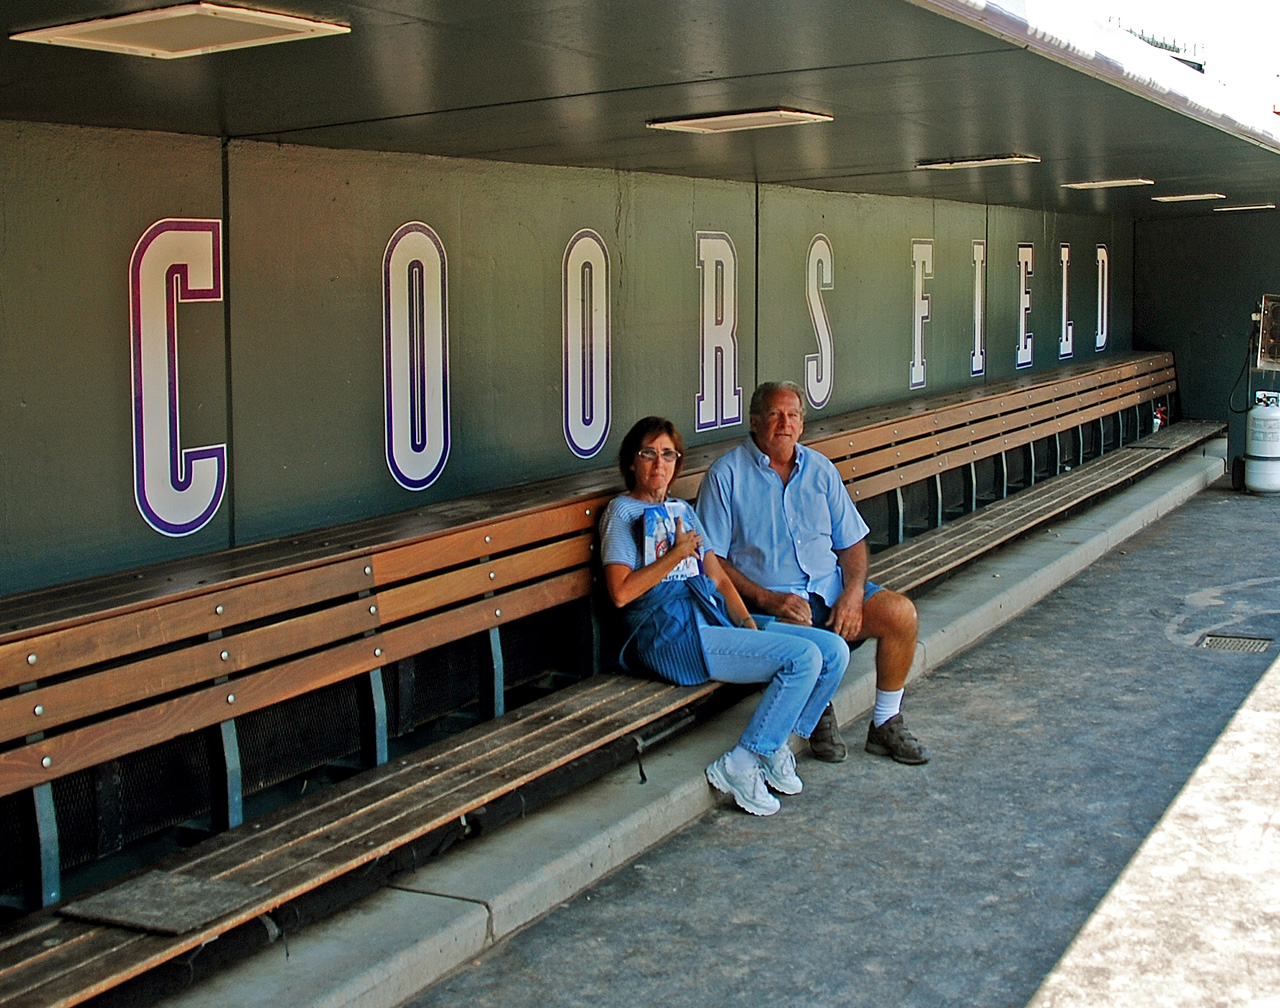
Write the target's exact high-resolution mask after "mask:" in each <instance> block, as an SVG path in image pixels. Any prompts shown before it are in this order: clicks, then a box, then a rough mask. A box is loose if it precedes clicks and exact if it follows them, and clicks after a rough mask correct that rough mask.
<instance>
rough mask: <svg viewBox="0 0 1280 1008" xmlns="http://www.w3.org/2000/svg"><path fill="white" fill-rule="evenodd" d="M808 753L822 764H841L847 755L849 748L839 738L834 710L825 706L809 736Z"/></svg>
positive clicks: (838, 728) (828, 705) (829, 706)
mask: <svg viewBox="0 0 1280 1008" xmlns="http://www.w3.org/2000/svg"><path fill="white" fill-rule="evenodd" d="M809 751H810V752H811V753H813V758H814V759H816V760H822V762H823V763H843V762H844V759H845V757H846V756H848V755H849V748H848V746H846V745H845V744H844V739H842V738H841V737H840V726H839V725H838V724H836V712H835V708H834V707H832V706H831V705H830V704H827V709H826V710H824V711H823V712H822V717H820V718H818V724H817V727H815V728H814V729H813V734H812V735H810V736H809Z"/></svg>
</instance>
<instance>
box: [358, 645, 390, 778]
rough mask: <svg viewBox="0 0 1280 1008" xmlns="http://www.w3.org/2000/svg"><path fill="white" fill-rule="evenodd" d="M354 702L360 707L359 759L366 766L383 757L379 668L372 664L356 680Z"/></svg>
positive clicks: (383, 717)
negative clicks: (374, 667)
mask: <svg viewBox="0 0 1280 1008" xmlns="http://www.w3.org/2000/svg"><path fill="white" fill-rule="evenodd" d="M356 704H357V706H358V707H359V710H360V762H361V764H363V765H364V766H367V767H375V766H382V764H383V763H385V762H386V761H387V692H386V689H385V688H384V687H383V682H382V669H380V668H376V669H374V670H373V671H371V672H367V673H365V674H364V675H362V676H360V677H359V679H358V680H357V681H356Z"/></svg>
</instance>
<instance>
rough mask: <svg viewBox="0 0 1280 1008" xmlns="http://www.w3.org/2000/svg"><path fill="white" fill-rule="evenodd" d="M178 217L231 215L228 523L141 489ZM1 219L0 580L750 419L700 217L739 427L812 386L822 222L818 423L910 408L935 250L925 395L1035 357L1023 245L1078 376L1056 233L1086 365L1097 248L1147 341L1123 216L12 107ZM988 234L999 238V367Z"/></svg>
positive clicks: (194, 359)
mask: <svg viewBox="0 0 1280 1008" xmlns="http://www.w3.org/2000/svg"><path fill="white" fill-rule="evenodd" d="M224 192H225V206H224ZM183 217H190V218H213V219H221V220H222V221H223V225H224V235H223V238H224V252H225V261H224V263H223V266H224V279H225V297H224V300H223V301H222V302H220V303H193V304H183V305H181V306H180V307H179V309H178V313H177V315H178V323H177V324H178V330H179V337H178V355H179V356H178V370H179V376H180V378H179V385H180V393H181V395H180V404H181V412H180V416H179V421H180V426H181V438H180V441H181V444H182V446H184V447H186V446H197V445H199V446H203V445H216V444H222V443H225V444H227V445H228V454H229V459H230V466H229V479H228V488H227V492H226V495H225V499H224V501H223V503H222V505H221V507H220V508H219V510H218V511H217V513H216V514H215V516H214V518H213V519H212V521H210V523H209V524H208V525H206V526H205V527H203V528H202V529H201V530H200V531H198V532H196V533H194V534H191V535H187V536H170V535H161V534H159V533H158V532H156V531H155V530H153V529H152V528H151V527H150V526H149V525H148V524H146V522H144V521H143V519H142V517H141V515H140V513H139V509H138V507H137V506H136V505H135V503H134V493H133V471H132V462H133V444H132V425H131V418H132V414H131V402H132V398H131V387H130V349H129V321H128V320H129V305H128V283H127V275H128V270H129V263H130V256H131V254H132V252H133V250H134V246H135V244H136V243H137V242H138V241H139V238H140V236H141V235H142V234H143V233H144V231H146V230H147V228H148V227H149V226H150V225H151V224H152V223H154V222H155V221H158V220H161V219H164V218H183ZM0 220H3V221H4V224H3V228H4V230H3V235H2V236H0V432H2V434H3V437H0V595H8V594H12V593H15V592H20V591H24V590H27V589H31V588H36V587H40V586H44V585H50V584H59V583H63V582H67V581H72V580H76V579H79V578H82V577H89V576H93V575H96V574H101V573H104V572H108V571H114V570H121V569H128V568H130V567H135V566H140V565H143V564H146V563H150V562H155V561H158V560H162V559H169V558H176V557H182V556H187V555H192V554H199V553H203V552H208V551H210V550H214V549H218V548H222V547H226V546H229V545H237V544H243V543H248V542H253V541H258V540H261V539H265V538H271V537H274V536H279V535H285V534H289V533H293V532H297V531H301V530H304V529H309V528H317V527H323V526H325V525H330V524H334V523H338V522H343V521H348V520H351V519H357V518H361V517H366V516H372V515H377V514H383V513H388V512H392V511H397V510H401V509H404V508H408V507H412V506H421V505H423V504H430V503H431V502H433V501H438V500H445V499H450V498H453V497H457V496H461V495H464V494H467V493H472V492H476V491H480V490H485V489H491V488H499V487H503V486H510V485H514V484H518V483H522V482H527V481H529V480H534V479H538V478H542V477H546V476H552V475H557V474H562V473H567V472H572V471H575V470H579V469H583V468H594V467H597V466H601V465H607V464H609V461H610V459H611V457H612V453H613V452H614V451H616V448H617V445H618V443H619V441H620V439H621V437H622V435H623V434H624V433H625V431H626V429H627V427H628V426H629V425H630V423H631V422H632V421H633V420H634V419H636V418H637V417H639V416H641V415H643V414H645V413H661V414H666V415H669V416H671V417H672V418H673V419H674V420H675V421H676V422H677V423H678V424H679V425H680V426H681V428H682V429H683V430H684V432H685V434H686V437H687V439H688V440H689V441H690V442H691V443H699V442H703V441H709V440H722V439H725V438H731V437H734V436H735V435H737V434H740V433H742V432H744V431H745V429H746V425H745V422H739V423H737V424H729V425H727V426H720V427H711V428H709V429H706V430H701V431H699V430H697V429H696V428H697V423H696V419H697V414H696V407H695V400H696V399H697V397H698V394H699V388H700V384H699V382H700V361H701V359H702V350H701V342H700V335H699V332H700V330H699V325H700V318H701V311H702V287H701V281H702V271H701V270H700V269H699V267H698V263H697V243H696V235H697V234H698V233H699V232H718V233H720V232H722V233H724V234H726V235H728V236H729V238H730V239H731V241H732V243H733V249H734V252H735V253H736V259H737V333H736V338H737V354H738V386H739V387H740V388H741V390H742V415H743V417H744V418H745V407H746V400H747V397H749V395H750V392H751V389H752V387H753V386H754V384H755V383H756V381H757V380H760V379H765V378H780V377H788V378H794V379H796V380H800V381H802V382H803V379H804V369H805V363H804V360H805V356H806V355H807V354H811V353H814V352H815V350H816V343H815V333H814V328H813V325H812V323H811V321H810V314H809V302H808V300H807V297H806V290H807V287H808V279H807V266H806V263H807V255H808V250H809V247H810V244H811V242H812V241H813V239H814V236H815V235H818V234H822V235H825V236H826V237H827V239H828V241H829V242H830V245H831V249H832V253H833V259H834V261H833V275H832V277H831V278H830V279H831V286H830V288H829V289H826V290H824V291H823V292H822V301H823V305H824V308H825V310H826V312H827V316H828V318H829V321H830V325H831V332H832V339H833V359H832V373H831V378H832V391H831V396H830V400H829V401H828V403H827V405H826V406H825V407H823V409H822V410H821V411H820V412H826V413H831V412H839V411H844V410H847V409H851V408H854V407H856V406H859V405H863V404H866V403H870V402H881V401H887V400H892V399H898V398H906V397H908V396H909V395H911V394H913V393H912V392H911V390H910V389H909V387H908V371H909V366H910V362H911V357H912V319H913V304H914V299H913V271H912V262H911V255H912V242H913V241H919V240H928V241H931V242H932V243H933V245H932V248H933V254H934V272H933V276H932V277H931V278H930V279H929V280H927V281H926V283H925V293H927V295H928V296H929V298H930V321H929V322H928V323H926V324H925V327H924V330H923V331H924V339H925V357H926V362H927V386H926V387H925V389H924V390H923V391H925V392H931V391H938V390H942V389H947V388H953V387H958V386H965V385H969V384H974V383H980V382H983V381H991V380H998V379H1001V378H1005V377H1008V376H1010V375H1012V374H1013V373H1014V360H1013V354H1014V343H1015V341H1016V320H1017V307H1018V300H1017V294H1018V287H1017V284H1018V274H1017V262H1016V248H1017V245H1018V243H1020V242H1025V243H1032V244H1034V247H1035V256H1036V259H1035V262H1036V268H1035V275H1034V278H1033V280H1032V288H1033V307H1032V318H1033V324H1034V328H1035V332H1036V341H1035V355H1036V356H1035V364H1034V370H1036V371H1044V370H1049V369H1052V368H1054V367H1056V366H1058V360H1057V354H1056V345H1057V327H1058V317H1059V297H1060V282H1059V276H1058V272H1057V248H1058V243H1059V242H1060V241H1068V242H1071V243H1072V250H1073V252H1072V272H1071V288H1072V289H1071V312H1072V317H1073V318H1074V319H1075V321H1076V326H1077V351H1076V359H1080V358H1081V357H1082V356H1083V357H1091V356H1094V354H1093V351H1092V328H1093V323H1092V319H1093V313H1094V308H1093V298H1094V296H1095V291H1094V279H1093V272H1092V250H1093V248H1094V247H1095V245H1096V244H1098V243H1106V244H1108V245H1109V247H1110V249H1111V253H1112V333H1111V343H1110V346H1109V348H1108V349H1109V350H1123V349H1127V348H1128V347H1129V346H1130V345H1131V332H1130V324H1129V315H1130V304H1131V288H1132V278H1131V276H1130V263H1131V261H1132V254H1133V250H1132V248H1131V246H1130V243H1129V239H1128V235H1129V233H1130V232H1129V229H1130V225H1129V224H1128V223H1127V222H1113V221H1111V220H1109V219H1107V218H1095V217H1075V218H1063V217H1055V216H1053V215H1045V214H1041V213H1036V212H1031V211H1017V210H1006V209H1000V208H987V207H981V206H971V205H964V204H955V203H944V202H938V201H931V200H913V199H896V198H886V197H872V196H848V195H832V194H821V193H814V192H807V191H803V190H794V189H782V188H767V187H766V188H757V187H756V186H754V185H748V184H742V183H730V182H714V181H698V180H690V179H679V178H671V177H664V176H651V175H624V174H619V173H613V172H607V171H599V170H579V169H557V168H546V167H526V166H518V165H506V164H492V163H485V162H470V161H456V160H455V161H450V160H443V159H437V158H429V157H419V156H412V155H401V154H390V153H377V152H343V151H330V150H323V149H314V148H302V147H287V146H276V145H271V144H256V143H238V142H237V143H230V144H229V145H227V147H226V149H225V151H224V150H223V149H222V147H221V145H220V144H219V143H218V142H217V141H211V140H203V139H193V138H188V137H179V136H169V135H156V134H143V133H131V132H125V131H112V130H93V129H81V128H73V127H54V126H41V125H35V126H33V125H25V124H4V123H0ZM409 221H421V222H423V223H424V224H426V225H429V226H430V228H431V229H433V231H434V232H435V233H436V235H438V237H439V239H440V241H441V242H442V243H443V245H444V247H445V250H446V255H447V263H448V298H449V389H450V397H451V411H450V415H451V418H452V424H451V444H450V450H449V455H448V460H447V464H446V465H445V466H444V469H443V471H442V472H441V474H440V476H439V478H438V479H437V480H436V481H435V482H433V483H432V484H431V485H430V486H428V487H427V488H426V489H423V490H418V491H410V490H406V489H404V488H403V487H402V486H400V485H399V484H398V483H397V482H396V481H395V480H394V479H392V477H391V475H390V473H389V471H388V467H387V463H386V460H385V457H384V431H383V417H384V407H383V401H384V400H383V361H382V353H383V337H382V311H383V307H382V258H383V254H384V251H385V249H386V247H387V243H388V240H389V239H390V237H391V236H392V234H393V233H394V232H395V231H396V229H397V228H398V227H400V226H401V225H403V224H405V223H406V222H409ZM584 228H589V229H592V230H594V231H595V232H596V233H598V234H599V236H600V237H601V239H602V240H603V242H604V244H605V246H606V247H607V249H608V254H609V268H610V283H609V300H610V311H611V323H612V427H611V429H610V433H609V436H608V438H607V440H606V441H605V443H604V444H603V446H602V447H601V449H600V450H599V452H598V453H597V454H595V455H594V456H592V457H588V458H580V457H578V456H577V455H575V454H574V453H573V452H572V451H570V450H569V447H568V445H567V444H566V439H565V436H564V433H563V430H562V393H563V390H562V386H563V378H562V358H563V354H562V339H563V337H562V314H563V312H562V297H563V282H562V268H563V266H562V263H563V257H564V253H565V248H566V244H567V243H568V241H569V240H570V238H571V237H572V236H573V235H574V234H575V233H576V232H578V231H579V230H580V229H584ZM974 241H985V242H986V252H987V264H986V279H985V287H984V290H983V297H984V299H985V302H986V305H987V312H986V316H985V326H986V331H987V371H986V374H985V375H983V376H980V377H973V376H971V375H970V367H969V358H970V349H971V342H972V329H973V287H974V280H973V266H972V261H971V260H972V248H973V242H974ZM757 315H758V318H759V324H757Z"/></svg>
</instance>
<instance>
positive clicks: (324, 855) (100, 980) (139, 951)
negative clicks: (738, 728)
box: [0, 675, 716, 1008]
mask: <svg viewBox="0 0 1280 1008" xmlns="http://www.w3.org/2000/svg"><path fill="white" fill-rule="evenodd" d="M715 688H716V684H714V683H707V684H705V685H703V686H695V687H678V686H671V685H668V684H666V683H659V682H653V681H649V680H643V679H636V678H632V677H629V676H617V675H597V676H593V677H591V678H589V679H587V680H584V681H583V682H582V683H579V684H577V685H576V686H572V687H569V688H567V689H563V690H560V691H558V692H556V693H555V694H553V695H551V696H549V697H546V698H544V699H542V700H539V701H535V702H534V703H532V704H529V705H528V706H526V707H522V708H520V709H518V710H515V711H512V712H510V713H508V714H506V715H503V716H502V717H500V718H497V719H495V720H494V721H491V722H487V723H485V724H484V725H480V726H477V727H476V728H473V729H470V730H468V731H466V732H463V733H461V734H459V735H456V736H454V737H452V738H450V739H448V740H446V741H444V742H441V743H438V744H437V745H434V746H429V747H428V748H426V749H422V750H420V751H418V752H417V753H413V754H411V755H409V756H405V757H403V758H400V759H397V760H393V761H392V762H391V763H389V764H387V765H385V766H383V767H379V768H377V769H376V770H371V771H366V772H365V773H362V774H360V775H358V776H356V777H353V778H351V779H350V780H348V781H346V782H344V783H342V784H338V785H335V786H334V787H332V788H328V789H326V790H324V791H322V792H318V793H317V794H315V795H314V796H313V797H312V798H310V799H306V800H303V801H300V802H297V803H294V804H292V805H290V806H288V807H286V808H284V809H281V810H280V811H278V812H277V813H274V814H272V815H269V816H265V817H263V818H261V819H258V820H256V821H254V822H253V823H250V824H247V825H245V826H242V827H239V828H237V829H233V830H228V831H227V832H225V833H222V834H219V835H218V836H216V837H213V838H211V839H209V840H207V841H205V842H204V843H202V844H199V845H198V846H196V847H193V848H191V849H190V850H189V851H186V852H183V853H182V854H180V855H177V856H175V857H174V858H171V859H169V860H168V861H166V862H164V863H162V864H160V865H158V866H157V867H158V868H160V869H163V870H166V871H171V872H176V873H180V874H184V875H193V876H196V877H200V878H209V879H226V880H230V881H237V882H241V883H248V884H252V885H254V886H258V887H260V888H261V889H262V898H261V899H260V900H258V901H257V902H255V903H252V904H250V905H248V906H246V907H243V908H242V909H240V910H238V911H236V912H234V913H233V914H229V915H227V916H225V917H222V918H220V919H218V920H216V921H213V922H212V923H210V924H208V925H207V926H205V927H202V928H199V929H197V930H194V931H191V932H188V933H187V934H184V935H180V936H177V937H168V936H162V935H155V934H146V933H144V932H140V931H131V930H129V929H127V928H120V927H112V926H106V925H92V924H86V923H84V922H81V921H76V920H72V919H68V918H65V917H61V916H59V915H57V914H56V913H55V912H53V911H49V910H46V911H42V912H40V913H38V914H35V915H32V916H31V917H28V918H26V919H24V920H23V921H21V922H19V925H18V926H16V927H15V928H14V929H13V930H12V931H10V932H9V933H7V934H0V1005H4V1006H6V1008H61V1006H69V1005H75V1004H79V1003H81V1002H82V1001H85V1000H87V999H88V998H90V997H92V996H94V995H95V994H98V993H101V992H102V991H104V990H107V989H109V988H111V987H114V986H116V985H118V984H120V983H123V982H124V981H126V980H128V979H130V978H131V977H134V976H137V975H138V974H140V973H142V972H144V971H146V970H148V969H151V968H153V967H155V966H157V965H159V964H160V963H163V962H165V961H167V960H169V959H172V958H174V957H175V956H178V955H181V954H182V953H183V952H186V951H188V950H190V949H193V948H196V947H197V946H199V945H201V944H203V943H204V942H206V941H208V940H210V939H211V938H214V937H216V936H217V935H219V934H222V933H224V932H226V931H228V930H230V929H231V928H232V927H235V926H236V925H237V924H240V923H242V922H244V921H247V920H251V919H252V918H254V917H256V916H258V915H260V914H263V913H266V912H268V911H270V910H272V909H274V908H275V907H278V906H280V905H281V904H282V903H285V902H288V901H289V900H290V899H293V898H295V897H296V896H298V895H300V894H301V893H304V892H307V891H309V890H311V889H314V888H316V887H317V886H319V885H321V884H323V883H324V882H326V881H329V880H331V879H333V878H336V877H338V876H339V875H342V874H344V873H346V872H350V871H352V870H354V869H356V868H359V867H360V866H361V865H363V864H367V863H368V862H370V861H373V860H376V859H377V858H379V857H382V856H383V855H385V854H387V853H389V852H390V851H392V850H394V849H395V848H397V847H399V846H402V845H403V844H406V843H409V842H411V841H412V840H414V839H416V838H418V837H420V836H423V835H424V834H426V833H428V832H430V831H431V830H433V829H436V828H437V827H439V826H441V825H444V824H445V823H448V822H450V821H452V820H455V819H457V818H458V817H459V816H461V815H465V814H466V813H468V812H471V811H473V810H475V809H477V808H479V807H480V806H482V805H484V804H485V803H486V802H490V801H493V800H494V799H495V798H497V797H499V796H501V795H503V794H507V793H509V792H511V791H513V790H515V789H516V788H518V787H520V786H521V785H522V784H525V783H527V782H529V781H531V780H533V779H535V778H537V777H539V776H541V775H543V774H545V773H548V772H550V771H551V770H553V769H555V768H557V767H560V766H563V765H565V764H567V763H569V762H570V761H572V760H574V759H576V758H577V757H579V756H581V755H583V754H584V753H587V752H590V751H591V750H593V749H596V748H598V747H600V746H602V745H605V744H607V743H609V742H611V741H613V740H614V739H617V738H621V737H622V736H624V735H628V734H630V733H632V732H635V731H637V730H639V729H640V728H643V727H644V726H645V725H647V724H650V723H651V722H653V721H656V720H658V719H659V718H661V717H663V716H665V715H666V714H669V713H672V712H673V711H676V710H679V709H680V708H682V707H685V706H687V705H689V704H690V703H693V702H694V701H696V700H698V699H700V698H702V697H704V696H706V695H708V694H709V693H711V692H712V691H713V690H714V689H715Z"/></svg>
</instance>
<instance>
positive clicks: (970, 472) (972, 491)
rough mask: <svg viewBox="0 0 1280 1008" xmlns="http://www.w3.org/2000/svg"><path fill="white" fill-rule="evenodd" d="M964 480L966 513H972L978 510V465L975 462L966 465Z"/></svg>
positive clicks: (963, 473)
mask: <svg viewBox="0 0 1280 1008" xmlns="http://www.w3.org/2000/svg"><path fill="white" fill-rule="evenodd" d="M960 478H961V479H962V480H963V481H964V498H965V501H964V502H965V513H966V514H972V513H973V512H974V511H977V510H978V467H977V465H975V464H974V463H973V462H970V463H968V464H967V465H965V466H964V468H963V470H962V472H961V477H960Z"/></svg>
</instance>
